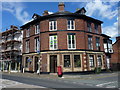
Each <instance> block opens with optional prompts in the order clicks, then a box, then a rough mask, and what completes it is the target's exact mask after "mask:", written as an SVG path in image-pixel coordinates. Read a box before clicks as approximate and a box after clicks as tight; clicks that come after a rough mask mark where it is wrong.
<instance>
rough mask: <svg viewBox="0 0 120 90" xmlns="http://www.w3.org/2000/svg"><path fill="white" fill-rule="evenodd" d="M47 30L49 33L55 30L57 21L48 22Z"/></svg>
mask: <svg viewBox="0 0 120 90" xmlns="http://www.w3.org/2000/svg"><path fill="white" fill-rule="evenodd" d="M49 30H50V31H54V30H57V21H50V22H49Z"/></svg>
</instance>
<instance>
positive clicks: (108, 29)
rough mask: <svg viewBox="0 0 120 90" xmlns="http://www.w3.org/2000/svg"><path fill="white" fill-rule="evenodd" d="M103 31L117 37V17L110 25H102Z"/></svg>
mask: <svg viewBox="0 0 120 90" xmlns="http://www.w3.org/2000/svg"><path fill="white" fill-rule="evenodd" d="M103 33H104V34H106V35H108V36H110V37H112V38H115V37H117V36H118V19H117V21H116V22H114V23H113V25H112V26H106V27H103Z"/></svg>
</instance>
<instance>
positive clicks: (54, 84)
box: [2, 74, 95, 88]
mask: <svg viewBox="0 0 120 90" xmlns="http://www.w3.org/2000/svg"><path fill="white" fill-rule="evenodd" d="M2 78H3V79H9V80H13V81H17V82H20V83H25V84H31V85H37V86H43V87H46V88H95V87H90V86H86V85H80V84H74V83H72V82H66V81H64V80H56V79H55V80H53V79H42V78H30V77H21V76H12V75H4V74H3V75H2ZM28 88H29V87H28Z"/></svg>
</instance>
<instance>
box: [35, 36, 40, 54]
mask: <svg viewBox="0 0 120 90" xmlns="http://www.w3.org/2000/svg"><path fill="white" fill-rule="evenodd" d="M36 42H37V43H36ZM36 44H37V45H36ZM39 50H40V39H39V37H37V38H35V52H37V51H39Z"/></svg>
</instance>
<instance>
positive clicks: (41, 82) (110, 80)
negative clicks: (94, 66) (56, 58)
mask: <svg viewBox="0 0 120 90" xmlns="http://www.w3.org/2000/svg"><path fill="white" fill-rule="evenodd" d="M49 76H50V75H48V76H46V77H45V76H44V75H43V77H40V76H38V75H33V74H27V73H24V74H21V73H20V74H17V73H16V74H6V73H5V74H2V78H3V79H9V80H13V81H17V82H20V83H25V84H30V85H36V86H43V87H46V88H53V89H54V88H106V89H107V88H118V73H107V74H105V73H103V74H97V75H96V74H93V75H64V78H58V77H57V78H56V77H55V78H53V77H52V78H51V77H50V78H47V77H49ZM28 88H29V87H28ZM106 89H105V90H106ZM82 90H83V89H82ZM97 90H98V89H97Z"/></svg>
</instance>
